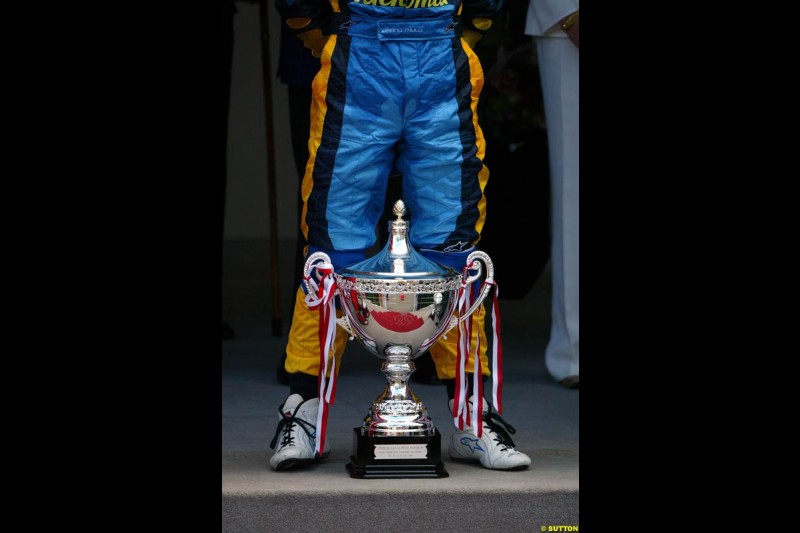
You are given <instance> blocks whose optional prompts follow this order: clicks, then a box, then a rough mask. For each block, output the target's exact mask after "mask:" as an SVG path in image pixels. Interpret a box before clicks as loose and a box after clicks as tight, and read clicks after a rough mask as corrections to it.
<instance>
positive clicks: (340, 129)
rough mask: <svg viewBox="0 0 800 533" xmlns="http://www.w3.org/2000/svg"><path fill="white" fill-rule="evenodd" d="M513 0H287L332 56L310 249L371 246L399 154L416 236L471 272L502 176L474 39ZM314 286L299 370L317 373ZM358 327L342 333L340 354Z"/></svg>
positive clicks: (299, 311)
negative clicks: (481, 101) (483, 115)
mask: <svg viewBox="0 0 800 533" xmlns="http://www.w3.org/2000/svg"><path fill="white" fill-rule="evenodd" d="M502 4H503V0H276V7H277V9H278V11H279V13H280V14H281V18H282V22H283V23H284V24H286V25H287V26H288V27H289V28H291V29H292V30H293V31H294V32H295V33H296V34H297V35H298V37H299V38H301V39H303V41H304V42H305V43H306V46H308V47H309V48H311V49H312V51H313V52H314V53H315V55H319V56H320V62H321V68H320V71H319V73H318V74H317V76H316V77H315V79H314V82H313V85H312V93H313V99H312V103H311V130H310V135H309V141H308V148H309V159H308V163H307V165H306V171H305V176H304V178H303V183H302V198H303V202H304V204H303V212H302V217H301V230H302V231H303V234H304V235H305V237H306V238H307V240H308V243H309V250H308V253H309V254H310V253H313V252H316V251H323V252H325V253H326V254H328V255H329V256H330V258H331V261H332V263H333V265H334V269H335V270H336V271H340V270H342V269H343V268H345V267H348V266H350V265H352V264H355V263H357V262H359V261H361V260H363V259H364V258H365V257H366V251H367V250H368V249H369V248H371V247H372V246H373V245H374V243H375V240H376V232H375V227H376V224H377V222H378V220H379V218H380V216H381V214H382V212H383V209H384V197H385V194H386V185H387V179H388V176H389V175H390V173H391V172H392V168H393V165H395V167H396V169H397V170H398V171H399V172H400V173H401V174H402V176H403V180H402V181H403V193H402V200H403V202H404V203H405V204H406V207H407V209H408V213H409V215H410V217H409V218H410V233H409V240H410V241H411V244H412V245H413V246H414V248H415V249H417V250H418V251H419V252H420V253H422V254H423V255H425V256H426V257H428V258H429V259H431V260H433V261H436V262H438V263H441V264H444V265H447V266H450V267H452V268H454V269H455V270H456V271H461V269H462V268H463V267H464V264H465V262H466V256H467V255H468V254H469V252H470V251H472V250H473V249H474V247H475V245H476V243H477V242H478V241H479V239H480V232H481V229H482V228H483V225H484V221H485V217H486V198H485V197H484V194H483V191H484V188H485V186H486V183H487V180H488V178H489V171H488V169H487V168H486V167H485V166H484V164H483V157H484V147H485V145H484V139H483V133H482V132H481V129H480V127H479V125H478V117H477V105H478V98H479V96H480V92H481V89H482V87H483V71H482V69H481V65H480V62H479V60H478V58H477V56H476V55H475V53H474V52H473V51H472V49H471V47H470V45H469V43H470V42H471V41H473V42H474V40H477V38H479V37H480V35H481V34H483V33H484V32H485V31H486V30H488V28H489V27H490V26H491V23H492V19H494V18H495V17H496V15H497V13H498V11H499V10H500V9H501V7H502ZM467 35H469V36H470V37H471V41H470V40H469V39H467ZM476 36H477V37H476ZM391 200H392V201H394V200H395V199H391ZM303 296H304V295H303V291H302V290H298V293H297V301H296V304H295V311H294V317H293V320H292V331H291V332H290V335H289V343H288V345H287V362H286V370H287V371H288V372H290V373H293V372H303V373H306V374H311V375H316V373H317V369H318V365H319V341H318V334H317V327H318V326H317V324H318V320H319V318H318V316H317V315H318V313H315V312H311V311H309V310H308V309H307V308H306V305H305V302H304V300H303ZM483 315H484V313H483V310H482V309H481V310H480V311H476V312H475V313H474V315H473V317H474V319H477V323H476V327H475V328H473V331H477V332H480V334H481V336H482V340H481V357H482V359H483V358H485V350H486V341H485V335H484V334H483V327H482V326H483ZM455 337H456V335H450V336H448V338H447V339H442V340H440V341H439V342H438V343H437V344H436V345H435V346H434V347H433V348H432V350H431V354H432V356H433V358H434V361H435V362H436V363H437V372H438V374H439V377H440V378H454V377H455ZM345 339H346V337H345V336H344V335H339V336H338V338H337V343H336V349H335V352H336V355H337V356H338V357H340V356H341V353H342V352H343V350H344V344H343V342H344V340H345ZM447 344H449V345H452V346H449V347H447V348H445V349H444V351H442V348H441V346H440V345H447ZM437 347H438V348H439V349H437ZM451 356H452V357H451ZM445 359H446V360H447V361H446V363H445ZM484 363H485V364H484V365H483V368H484V369H485V370H484V373H485V374H488V373H489V370H488V366H489V365H488V363H486V361H484ZM471 364H472V361H471V360H470V361H468V366H467V368H471ZM336 368H340V365H339V364H338V363H337V365H336Z"/></svg>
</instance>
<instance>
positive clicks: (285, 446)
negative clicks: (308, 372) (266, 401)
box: [269, 394, 331, 470]
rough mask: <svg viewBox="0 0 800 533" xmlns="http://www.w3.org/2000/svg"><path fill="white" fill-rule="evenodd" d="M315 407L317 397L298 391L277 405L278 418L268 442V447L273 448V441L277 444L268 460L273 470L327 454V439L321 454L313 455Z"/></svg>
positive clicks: (291, 466)
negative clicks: (306, 396)
mask: <svg viewBox="0 0 800 533" xmlns="http://www.w3.org/2000/svg"><path fill="white" fill-rule="evenodd" d="M318 411H319V398H314V399H312V400H303V397H302V396H300V395H299V394H292V395H290V396H289V397H288V398H286V401H284V402H283V405H281V406H280V407H279V408H278V412H279V413H280V414H281V415H280V421H279V422H278V429H276V430H275V437H273V438H272V442H270V444H269V447H270V448H271V449H275V444H276V443H277V445H278V448H277V450H275V454H274V455H273V456H272V457H271V458H270V460H269V466H271V467H272V469H273V470H287V469H289V468H294V467H295V466H301V465H306V464H309V463H313V462H315V461H317V460H321V459H327V458H328V456H329V455H330V454H331V450H330V446H328V444H327V443H325V449H324V450H323V453H322V455H321V456H319V457H317V456H316V454H315V453H314V447H315V446H316V444H317V439H316V436H317V428H316V426H317V412H318ZM279 438H280V441H279V440H278V439H279Z"/></svg>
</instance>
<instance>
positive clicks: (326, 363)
mask: <svg viewBox="0 0 800 533" xmlns="http://www.w3.org/2000/svg"><path fill="white" fill-rule="evenodd" d="M316 268H317V270H318V271H319V272H320V274H321V275H322V279H321V280H320V284H319V285H317V283H316V282H315V281H314V279H313V278H312V277H311V276H304V277H303V279H304V280H305V283H306V286H307V287H308V289H309V290H308V294H306V298H305V301H306V305H308V308H309V309H311V310H317V311H319V312H320V319H319V374H318V379H317V383H318V386H319V411H318V413H317V439H316V447H315V451H316V452H317V453H319V454H322V450H323V449H324V448H325V437H326V433H325V432H326V428H327V426H328V405H332V404H333V402H334V401H335V399H336V374H337V372H336V358H335V357H333V354H332V350H333V345H334V341H335V340H336V303H335V300H336V298H335V297H336V287H337V285H336V279H335V278H334V277H333V265H331V264H330V263H323V264H321V265H319V266H317V267H316ZM327 376H330V377H327Z"/></svg>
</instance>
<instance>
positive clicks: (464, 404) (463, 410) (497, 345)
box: [453, 268, 503, 438]
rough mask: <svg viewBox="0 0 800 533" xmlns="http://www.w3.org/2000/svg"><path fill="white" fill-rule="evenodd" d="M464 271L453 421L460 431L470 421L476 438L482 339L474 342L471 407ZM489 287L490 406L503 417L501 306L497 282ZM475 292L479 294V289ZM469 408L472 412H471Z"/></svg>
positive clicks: (480, 407)
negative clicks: (468, 399)
mask: <svg viewBox="0 0 800 533" xmlns="http://www.w3.org/2000/svg"><path fill="white" fill-rule="evenodd" d="M466 270H467V269H466V268H465V271H464V273H463V278H462V282H461V288H460V289H459V293H458V300H457V302H458V303H457V312H458V316H459V323H458V341H457V348H456V369H457V376H456V387H455V397H454V398H453V422H454V424H455V426H456V427H457V428H458V429H459V430H463V429H464V424H465V423H466V422H467V421H469V425H471V426H472V432H473V434H474V435H476V436H477V437H478V438H480V437H481V435H482V434H483V422H482V418H483V402H484V399H483V363H482V361H481V358H480V350H481V345H480V342H481V337H480V334H479V335H477V342H476V343H475V350H474V352H473V354H472V357H473V365H472V391H473V394H472V398H473V405H471V406H470V404H469V402H468V401H467V390H468V387H467V377H466V371H465V367H466V362H467V358H468V355H469V353H470V348H471V345H472V342H471V341H472V328H473V324H472V315H470V316H469V317H468V318H467V319H466V320H464V321H463V322H462V321H461V317H462V316H463V314H464V313H465V312H466V311H467V309H469V307H470V305H471V301H472V298H471V293H472V291H470V290H466V282H465V281H464V280H466V278H467V271H466ZM486 283H487V284H488V285H493V286H494V298H493V302H492V362H491V365H492V404H493V405H494V407H495V410H497V412H498V414H501V415H502V414H503V405H502V394H503V345H502V342H501V340H500V339H501V327H500V304H499V301H498V300H499V294H500V287H499V285H498V284H497V282H496V281H494V280H491V281H488V282H486ZM481 288H482V287H480V286H479V289H478V290H477V291H475V292H476V293H477V294H480V289H481ZM470 409H471V411H470Z"/></svg>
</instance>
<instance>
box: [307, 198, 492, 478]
mask: <svg viewBox="0 0 800 533" xmlns="http://www.w3.org/2000/svg"><path fill="white" fill-rule="evenodd" d="M405 211H406V209H405V205H404V204H403V202H402V200H398V201H397V202H396V203H395V205H394V214H395V216H396V217H397V219H396V220H393V221H390V223H389V226H390V227H389V242H388V243H387V244H386V246H385V247H384V249H383V250H382V251H381V252H380V253H378V254H377V255H375V256H373V257H370V258H368V259H366V260H365V261H362V262H360V263H358V264H355V265H352V266H350V267H349V268H346V269H344V270H343V271H342V272H340V273H336V272H334V273H333V278H334V279H335V282H336V296H338V298H339V304H340V305H341V307H342V308H343V309H344V316H343V317H341V318H338V319H336V323H337V324H338V325H339V326H340V327H342V328H343V329H345V330H346V331H347V332H348V333H349V334H350V335H351V337H354V338H356V339H358V341H359V342H360V343H361V344H362V345H363V346H364V347H365V348H366V349H367V350H369V351H370V352H371V353H373V354H375V355H376V356H378V357H379V358H381V359H383V360H384V361H383V363H382V365H381V371H382V372H383V373H384V374H385V376H386V380H387V382H388V383H387V385H386V389H385V390H384V391H383V393H382V394H381V395H380V396H378V397H377V398H376V399H375V401H374V402H373V403H372V406H371V407H370V409H369V413H368V414H367V416H366V417H365V418H364V421H363V423H362V424H361V426H360V427H357V428H354V429H353V431H354V445H353V448H354V453H353V455H352V456H351V461H350V463H348V465H347V469H348V471H349V473H350V475H351V476H352V477H356V478H403V477H413V478H429V477H430V478H439V477H448V475H449V474H448V473H447V471H446V470H445V468H444V464H443V463H442V460H441V434H440V433H439V431H438V430H437V429H436V428H435V427H434V425H433V422H432V421H431V419H430V418H429V417H428V413H427V408H426V407H425V405H424V404H423V402H422V401H421V400H420V399H419V398H418V397H417V395H416V394H414V392H412V391H411V388H410V387H409V378H410V376H411V374H412V373H413V372H414V363H413V362H412V360H413V359H414V358H416V357H418V356H420V355H422V354H423V353H424V352H425V351H426V350H428V349H429V348H430V347H431V346H432V345H433V344H434V343H435V342H436V341H437V340H438V339H439V338H440V337H441V336H442V335H444V334H445V333H447V332H448V331H450V330H451V329H453V328H455V327H456V326H457V325H458V323H459V321H463V320H465V319H466V318H467V317H468V316H469V315H470V314H472V313H473V312H474V311H475V310H476V309H477V308H478V306H480V305H482V303H483V300H484V299H485V298H486V295H487V294H488V292H489V290H490V283H491V282H492V280H493V278H494V267H493V265H492V262H491V259H490V258H489V256H488V255H487V254H485V253H483V252H479V251H474V252H472V253H471V254H470V255H469V256H468V258H467V263H466V265H465V266H466V267H468V268H467V269H465V270H464V273H463V274H462V273H460V272H456V271H455V270H453V269H451V268H449V267H446V266H443V265H440V264H438V263H435V262H433V261H430V260H429V259H427V258H425V257H424V256H422V255H421V254H419V253H418V252H417V251H416V250H414V249H413V248H412V247H411V245H410V243H409V241H408V238H407V237H408V230H409V225H408V223H407V222H406V221H404V220H403V215H404V214H405ZM481 263H483V265H485V268H486V277H485V281H486V283H485V284H483V286H482V289H481V291H480V292H479V294H478V295H477V297H476V298H475V300H474V301H473V302H472V303H471V304H469V305H468V306H465V309H462V310H460V312H459V313H458V316H456V312H457V311H458V309H457V308H458V304H459V297H460V296H461V295H462V294H463V292H464V291H466V290H468V289H471V284H472V283H473V282H475V281H476V280H479V279H480V278H481V275H482V272H483V268H482V266H481ZM323 266H324V268H325V269H331V268H332V267H331V266H330V258H329V257H328V256H327V255H326V254H325V253H323V252H317V253H314V254H312V255H310V256H309V257H308V260H307V261H306V264H305V268H304V275H305V279H307V280H308V279H312V270H314V269H315V268H317V269H321V268H322V267H323ZM328 272H330V270H328ZM471 272H474V274H471V275H470V273H471Z"/></svg>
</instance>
